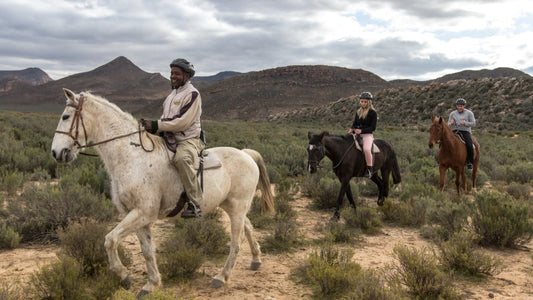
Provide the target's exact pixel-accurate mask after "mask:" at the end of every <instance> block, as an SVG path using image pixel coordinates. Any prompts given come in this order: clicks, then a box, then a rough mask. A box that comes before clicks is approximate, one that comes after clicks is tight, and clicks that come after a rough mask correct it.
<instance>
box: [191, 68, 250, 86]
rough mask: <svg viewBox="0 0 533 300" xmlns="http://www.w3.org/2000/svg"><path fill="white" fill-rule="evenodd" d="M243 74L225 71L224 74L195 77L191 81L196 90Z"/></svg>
mask: <svg viewBox="0 0 533 300" xmlns="http://www.w3.org/2000/svg"><path fill="white" fill-rule="evenodd" d="M241 74H242V73H239V72H233V71H224V72H220V73H217V74H215V75H212V76H194V77H193V78H192V79H191V82H192V83H193V84H194V86H195V87H196V88H198V89H201V88H203V87H205V86H208V85H210V84H212V83H215V82H218V81H221V80H224V79H228V78H231V77H234V76H237V75H241Z"/></svg>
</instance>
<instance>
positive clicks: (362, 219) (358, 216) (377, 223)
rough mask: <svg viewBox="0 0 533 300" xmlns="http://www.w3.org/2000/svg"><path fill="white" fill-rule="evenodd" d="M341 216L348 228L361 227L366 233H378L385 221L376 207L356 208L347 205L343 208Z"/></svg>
mask: <svg viewBox="0 0 533 300" xmlns="http://www.w3.org/2000/svg"><path fill="white" fill-rule="evenodd" d="M341 216H342V217H343V219H344V220H345V222H346V226H347V227H348V228H354V229H361V230H362V231H363V232H364V233H366V234H377V233H380V232H381V228H382V227H383V223H382V222H381V220H380V218H379V216H378V213H377V211H376V210H375V209H373V208H370V207H366V206H359V207H357V209H356V210H354V209H353V208H351V207H347V208H345V209H343V210H341Z"/></svg>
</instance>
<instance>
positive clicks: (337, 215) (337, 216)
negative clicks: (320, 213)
mask: <svg viewBox="0 0 533 300" xmlns="http://www.w3.org/2000/svg"><path fill="white" fill-rule="evenodd" d="M340 218H341V215H340V214H339V212H338V211H336V212H335V213H334V214H333V217H331V221H332V222H337V221H338V220H339V219H340Z"/></svg>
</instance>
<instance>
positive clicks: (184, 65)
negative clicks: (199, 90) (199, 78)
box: [170, 58, 195, 77]
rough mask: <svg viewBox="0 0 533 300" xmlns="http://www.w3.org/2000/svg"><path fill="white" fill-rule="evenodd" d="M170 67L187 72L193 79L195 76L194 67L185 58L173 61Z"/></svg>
mask: <svg viewBox="0 0 533 300" xmlns="http://www.w3.org/2000/svg"><path fill="white" fill-rule="evenodd" d="M170 67H171V68H172V67H179V68H181V69H182V70H183V71H184V72H187V73H189V74H190V75H191V77H193V76H194V73H195V71H194V65H193V64H191V63H190V62H189V61H187V60H186V59H184V58H176V59H175V60H173V61H172V62H171V63H170Z"/></svg>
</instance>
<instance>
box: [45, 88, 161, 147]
mask: <svg viewBox="0 0 533 300" xmlns="http://www.w3.org/2000/svg"><path fill="white" fill-rule="evenodd" d="M84 100H85V98H84V97H83V95H80V100H79V101H78V105H73V104H67V106H70V107H74V108H75V109H76V112H75V113H74V116H73V117H72V123H70V129H69V131H68V132H66V131H61V130H56V131H55V132H56V133H61V134H66V135H68V136H69V137H70V138H71V139H73V140H74V145H76V146H77V147H78V148H89V147H93V146H96V145H101V144H105V143H107V142H111V141H113V140H117V139H120V138H123V137H127V136H130V135H133V134H136V133H138V134H139V140H140V141H141V146H142V148H143V150H144V151H146V152H152V151H153V150H154V149H153V147H152V149H150V150H148V149H146V148H145V147H144V145H143V143H142V136H141V134H142V132H143V131H144V130H141V128H140V127H141V124H140V123H139V130H137V131H133V132H130V133H126V134H122V135H118V136H115V137H112V138H109V139H105V140H102V141H98V142H94V143H90V144H89V143H87V130H86V129H85V123H84V122H83V116H82V114H81V111H82V109H83V102H84ZM80 123H81V127H82V128H83V134H84V136H85V145H82V144H80V142H79V141H78V136H79V128H80V126H79V125H80ZM74 126H75V127H76V129H75V131H74ZM73 131H74V134H73V133H72V132H73ZM153 143H154V142H153V141H152V145H153ZM81 154H84V155H88V156H97V155H93V154H87V153H81Z"/></svg>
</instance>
